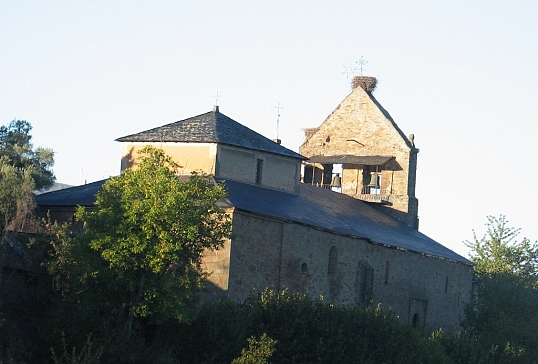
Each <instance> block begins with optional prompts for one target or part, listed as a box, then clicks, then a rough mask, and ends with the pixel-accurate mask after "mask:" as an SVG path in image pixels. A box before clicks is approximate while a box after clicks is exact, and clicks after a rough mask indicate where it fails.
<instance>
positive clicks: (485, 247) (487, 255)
mask: <svg viewBox="0 0 538 364" xmlns="http://www.w3.org/2000/svg"><path fill="white" fill-rule="evenodd" d="M487 219H488V223H487V224H486V226H487V231H486V233H485V234H484V236H483V237H482V238H481V239H478V238H477V236H476V233H475V232H473V237H474V239H473V241H467V242H466V243H465V245H466V246H467V247H468V248H469V249H470V258H471V260H472V262H473V263H475V267H474V271H475V273H476V274H477V276H478V277H481V278H484V277H492V276H499V275H505V276H506V275H509V276H512V275H513V276H516V277H519V278H522V279H524V280H525V281H527V282H530V283H535V282H536V276H537V275H538V246H537V244H536V243H531V241H530V240H529V239H527V238H523V239H522V240H520V241H517V238H518V236H519V234H520V230H521V229H516V228H513V227H510V226H508V221H507V220H506V217H505V216H504V215H501V216H500V217H498V218H496V217H493V216H488V217H487Z"/></svg>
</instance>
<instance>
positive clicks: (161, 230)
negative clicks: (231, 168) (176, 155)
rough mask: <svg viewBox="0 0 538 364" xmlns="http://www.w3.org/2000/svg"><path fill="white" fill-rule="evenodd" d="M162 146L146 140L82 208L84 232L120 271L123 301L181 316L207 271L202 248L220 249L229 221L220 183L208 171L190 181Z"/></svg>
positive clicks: (144, 313) (139, 313) (132, 312)
mask: <svg viewBox="0 0 538 364" xmlns="http://www.w3.org/2000/svg"><path fill="white" fill-rule="evenodd" d="M177 169H178V165H177V164H176V163H174V162H173V161H172V159H171V158H170V157H169V156H167V155H165V154H164V152H163V151H162V150H160V149H156V148H153V147H146V148H144V149H143V150H142V151H141V152H140V153H139V159H138V163H137V164H136V165H135V168H133V169H127V170H126V171H125V172H124V173H123V174H122V175H120V176H118V177H114V178H111V179H110V180H108V181H107V182H106V183H105V184H104V185H103V189H102V190H101V191H100V192H99V193H98V194H97V201H96V210H95V211H86V210H84V209H83V208H81V209H80V210H79V211H78V213H77V217H78V218H79V219H80V220H82V221H83V222H84V224H85V238H86V239H88V241H89V245H90V247H91V248H92V249H94V250H95V251H96V252H98V253H99V254H100V256H101V258H102V259H103V260H104V262H106V264H107V265H108V268H109V270H110V271H111V272H113V274H114V275H115V276H116V281H117V283H115V285H116V286H117V287H123V288H121V289H122V290H123V293H121V294H118V297H123V298H122V299H123V302H122V305H123V307H124V308H125V309H127V311H128V312H129V318H130V323H131V324H132V320H133V318H134V317H152V318H156V317H158V316H160V317H164V318H170V317H176V318H182V317H183V316H184V314H185V312H186V305H187V303H188V302H189V301H190V299H191V298H192V296H193V294H194V292H196V291H197V290H198V289H199V288H200V286H201V282H202V279H203V278H204V277H205V275H204V273H203V272H202V270H201V266H200V265H201V258H202V253H203V252H204V251H205V250H207V249H218V248H219V247H220V246H221V245H222V244H223V242H224V240H225V239H226V238H228V237H229V236H230V230H231V223H230V220H229V218H228V215H227V214H226V212H225V211H224V210H222V209H221V208H219V207H218V206H217V202H218V201H219V200H220V199H222V198H225V196H226V192H225V190H224V188H223V187H222V186H221V185H218V184H216V183H215V182H214V180H213V179H211V178H209V176H206V175H199V174H192V175H191V176H190V178H189V179H188V180H187V181H184V182H182V181H180V180H179V179H178V176H177V175H176V171H177Z"/></svg>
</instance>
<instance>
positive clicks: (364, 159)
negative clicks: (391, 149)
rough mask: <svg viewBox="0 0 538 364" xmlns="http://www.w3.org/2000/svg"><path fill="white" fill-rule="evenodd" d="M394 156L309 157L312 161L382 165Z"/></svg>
mask: <svg viewBox="0 0 538 364" xmlns="http://www.w3.org/2000/svg"><path fill="white" fill-rule="evenodd" d="M393 158H394V157H391V156H383V155H346V154H342V155H314V156H312V157H310V158H309V159H308V162H312V163H321V164H325V163H330V164H339V163H341V164H360V165H363V166H382V165H384V164H385V163H387V162H388V161H390V160H391V159H393Z"/></svg>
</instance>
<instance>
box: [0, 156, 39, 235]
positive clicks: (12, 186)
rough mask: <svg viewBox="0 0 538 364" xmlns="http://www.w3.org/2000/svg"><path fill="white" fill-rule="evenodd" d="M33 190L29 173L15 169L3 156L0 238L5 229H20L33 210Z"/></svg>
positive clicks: (0, 187) (0, 163)
mask: <svg viewBox="0 0 538 364" xmlns="http://www.w3.org/2000/svg"><path fill="white" fill-rule="evenodd" d="M33 190H34V181H33V179H32V175H31V171H30V170H29V169H20V168H16V167H14V166H13V165H11V164H10V163H9V161H8V160H7V158H6V157H5V156H2V157H0V227H1V231H0V232H1V237H4V235H5V233H6V230H7V229H11V230H19V229H20V228H22V226H23V225H24V222H25V221H26V218H27V217H28V215H29V214H31V212H32V209H33ZM0 243H1V241H0ZM0 245H1V244H0Z"/></svg>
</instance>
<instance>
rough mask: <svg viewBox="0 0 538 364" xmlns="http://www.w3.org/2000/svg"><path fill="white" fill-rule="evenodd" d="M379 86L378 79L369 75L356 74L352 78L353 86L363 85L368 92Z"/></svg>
mask: <svg viewBox="0 0 538 364" xmlns="http://www.w3.org/2000/svg"><path fill="white" fill-rule="evenodd" d="M376 86H377V79H376V78H375V77H369V76H355V77H353V79H352V80H351V87H353V89H355V88H357V87H361V88H362V89H363V90H364V91H366V92H372V91H373V90H375V87H376Z"/></svg>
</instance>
